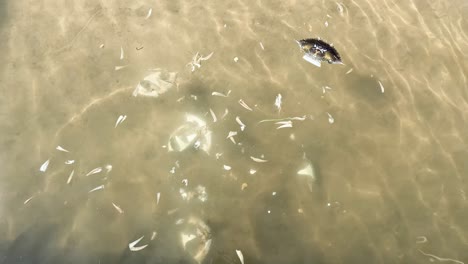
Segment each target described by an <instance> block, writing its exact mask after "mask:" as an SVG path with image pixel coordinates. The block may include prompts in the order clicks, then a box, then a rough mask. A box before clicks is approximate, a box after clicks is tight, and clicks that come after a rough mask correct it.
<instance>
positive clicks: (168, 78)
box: [132, 69, 177, 97]
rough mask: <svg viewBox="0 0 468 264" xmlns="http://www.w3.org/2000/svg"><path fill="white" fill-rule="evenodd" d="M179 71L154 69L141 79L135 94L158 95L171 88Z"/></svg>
mask: <svg viewBox="0 0 468 264" xmlns="http://www.w3.org/2000/svg"><path fill="white" fill-rule="evenodd" d="M176 77H177V72H168V71H166V70H163V69H154V70H152V73H151V74H149V75H147V76H146V77H145V78H144V79H143V80H142V81H140V82H139V83H138V85H137V87H136V88H135V90H134V91H133V93H132V95H133V96H138V95H141V96H147V97H158V96H160V95H161V94H163V93H165V92H167V91H168V90H169V89H171V88H172V87H173V86H174V84H175V81H176Z"/></svg>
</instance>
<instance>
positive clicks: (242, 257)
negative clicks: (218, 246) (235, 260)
mask: <svg viewBox="0 0 468 264" xmlns="http://www.w3.org/2000/svg"><path fill="white" fill-rule="evenodd" d="M236 254H237V256H238V257H239V260H240V262H241V263H242V264H244V255H243V254H242V251H240V250H238V249H236Z"/></svg>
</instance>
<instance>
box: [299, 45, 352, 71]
mask: <svg viewBox="0 0 468 264" xmlns="http://www.w3.org/2000/svg"><path fill="white" fill-rule="evenodd" d="M296 42H297V44H299V47H301V49H302V51H303V52H304V53H305V55H304V56H303V57H302V58H303V59H304V60H306V61H308V62H310V63H312V64H314V65H315V66H317V67H320V66H321V63H322V61H326V62H328V63H330V64H343V62H342V61H341V57H340V54H339V53H338V51H336V49H335V48H334V47H333V46H332V45H330V44H328V43H326V42H325V41H323V40H320V39H313V38H312V39H302V40H296Z"/></svg>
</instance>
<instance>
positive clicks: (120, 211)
mask: <svg viewBox="0 0 468 264" xmlns="http://www.w3.org/2000/svg"><path fill="white" fill-rule="evenodd" d="M112 205H113V206H114V208H115V210H117V212H119V214H123V213H124V211H123V210H122V208H120V206H118V205H116V204H115V203H112Z"/></svg>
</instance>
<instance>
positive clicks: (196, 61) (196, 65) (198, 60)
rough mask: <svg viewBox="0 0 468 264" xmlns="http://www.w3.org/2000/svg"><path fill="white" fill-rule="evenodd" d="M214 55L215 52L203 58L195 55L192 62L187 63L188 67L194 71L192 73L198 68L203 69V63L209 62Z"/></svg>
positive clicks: (197, 54)
mask: <svg viewBox="0 0 468 264" xmlns="http://www.w3.org/2000/svg"><path fill="white" fill-rule="evenodd" d="M213 53H214V52H211V53H210V54H208V55H207V56H205V57H203V56H202V55H200V54H199V53H198V52H197V53H196V54H195V56H193V58H192V61H191V62H189V63H187V65H186V66H190V67H191V68H192V69H191V70H192V72H194V71H195V69H196V68H201V62H202V61H206V60H209V59H210V58H211V56H213Z"/></svg>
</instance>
